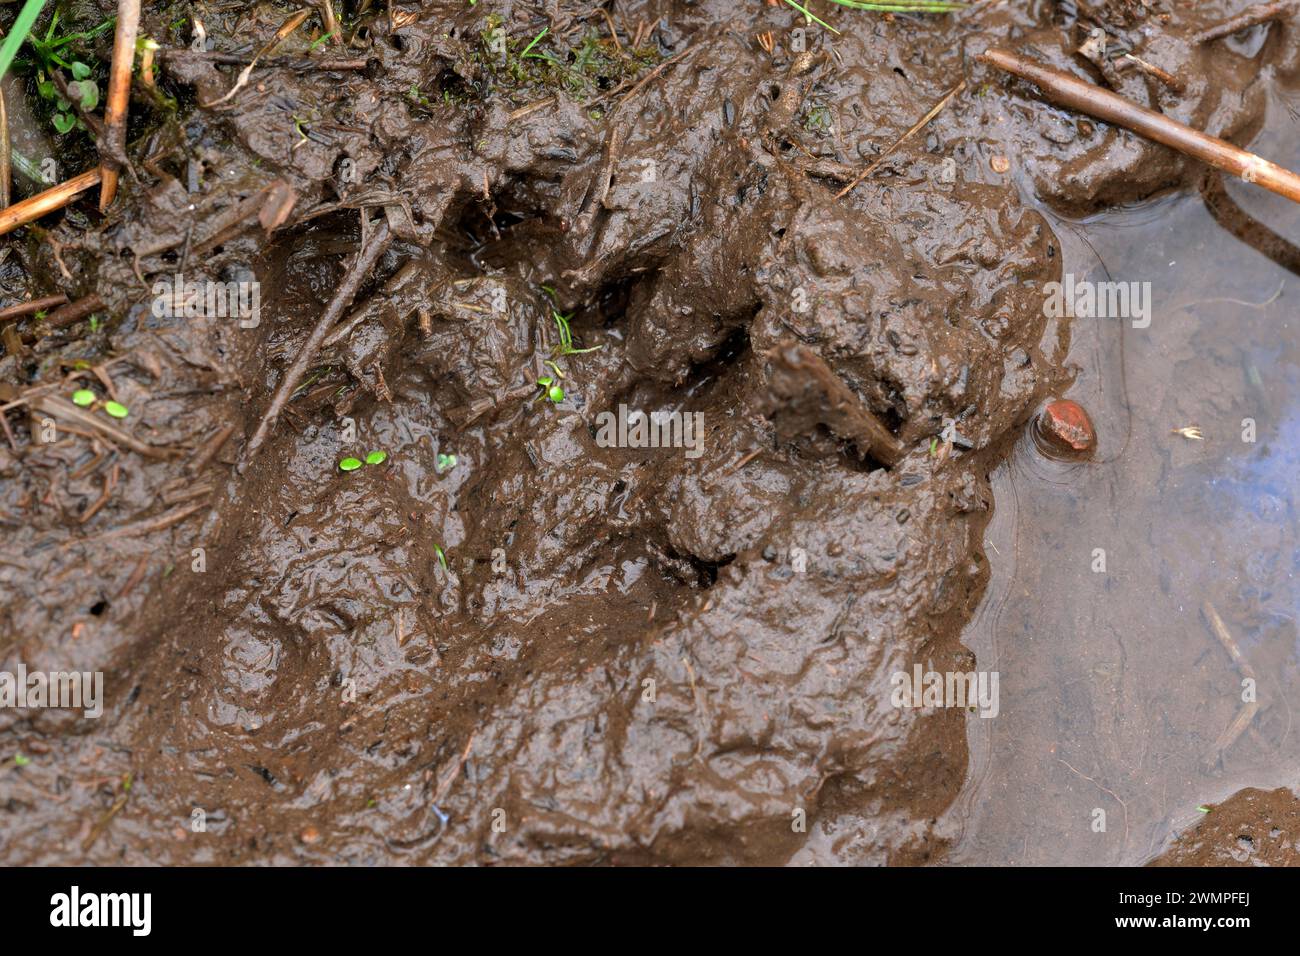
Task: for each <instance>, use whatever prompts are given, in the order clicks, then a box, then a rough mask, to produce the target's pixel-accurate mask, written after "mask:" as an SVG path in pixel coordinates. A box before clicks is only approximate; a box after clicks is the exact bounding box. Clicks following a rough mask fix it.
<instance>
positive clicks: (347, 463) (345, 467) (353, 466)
mask: <svg viewBox="0 0 1300 956" xmlns="http://www.w3.org/2000/svg"><path fill="white" fill-rule="evenodd" d="M360 467H361V459H360V458H344V459H343V460H342V461H341V462H339V471H356V470H357V469H358V468H360Z"/></svg>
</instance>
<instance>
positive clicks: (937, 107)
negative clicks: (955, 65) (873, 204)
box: [835, 80, 966, 199]
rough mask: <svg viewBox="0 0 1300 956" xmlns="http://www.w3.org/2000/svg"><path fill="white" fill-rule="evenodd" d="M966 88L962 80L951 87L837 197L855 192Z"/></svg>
mask: <svg viewBox="0 0 1300 956" xmlns="http://www.w3.org/2000/svg"><path fill="white" fill-rule="evenodd" d="M964 89H966V81H965V80H962V81H961V82H959V83H958V84H957V85H956V86H954V87H953V88H952V89H950V90H949V91H948V92H947V93H945V94H944V95H943V99H941V100H940V101H939V102H938V103H935V104H934V106H933V107H932V108H931V110H930V112H928V113H926V114H925V115H924V116H922V117H921V118H920V119H919V120H917V121H916V123H915V124H913V126H912V128H911V129H909V130H908V131H907V132H906V133H904V134H903V135H902V136H900V137H898V139H896V140H894V142H893V143H892V144H891V145H890V146H889V148H888V149H886V150H885V151H884V152H883V153H881V154H880V155H879V156H877V157H876V158H875V159H874V160H872V161H871V163H870V164H869V165H868V166H867V168H866V169H864V170H863V171H862V172H860V173H858V178H857V179H855V180H853V182H851V183H849V184H848V185H847V186H845V187H844V188H843V189H841V190H840V191H839V192H837V193H836V194H835V198H836V199H843V198H844V197H845V196H847V195H848V194H849V193H851V192H853V190H854V188H855V187H856V186H857V185H858V183H860V182H862V180H864V179H866V178H867V177H868V176H870V175H871V174H872V173H874V172H875V171H876V170H877V169H879V168H880V164H881V163H883V162H884V161H885V160H886V159H887V158H888V157H889V156H890V154H892V153H893V152H894V150H896V149H898V147H900V146H902V145H903V144H904V143H905V142H907V141H908V140H909V139H911V138H912V137H913V136H915V135H916V133H917V131H918V130H921V129H923V128H924V127H926V126H928V125H929V123H930V121H931V120H932V119H934V118H935V117H936V116H938V115H939V113H940V112H942V110H943V108H944V107H945V106H947V105H948V104H949V103H950V102H952V98H953V97H954V96H956V95H957V94H958V93H960V92H961V91H962V90H964Z"/></svg>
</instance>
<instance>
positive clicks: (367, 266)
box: [236, 220, 393, 475]
mask: <svg viewBox="0 0 1300 956" xmlns="http://www.w3.org/2000/svg"><path fill="white" fill-rule="evenodd" d="M392 241H393V234H392V232H391V231H390V230H389V228H388V221H387V220H383V221H381V222H380V224H379V226H378V228H376V229H375V231H374V232H373V233H372V234H371V235H370V238H369V240H368V241H367V244H366V245H365V246H363V247H362V249H361V251H360V252H359V253H357V259H356V262H354V263H352V267H351V268H350V269H349V270H348V273H347V275H346V276H344V277H343V284H342V285H340V286H339V288H338V291H337V292H335V293H334V298H333V299H331V300H330V304H329V307H328V308H327V309H326V310H325V314H324V315H322V316H321V317H320V320H319V321H318V322H317V323H316V327H315V328H314V329H312V330H311V335H310V336H308V337H307V341H306V342H304V343H303V346H302V349H301V350H300V351H299V352H298V357H297V358H296V359H294V362H293V365H291V366H290V367H289V371H287V372H285V374H284V378H283V379H282V380H281V381H280V387H279V388H278V389H277V390H276V393H275V397H274V398H273V399H271V404H270V407H268V408H267V410H266V414H265V415H263V416H262V421H261V422H260V423H259V424H258V426H257V431H256V432H254V433H253V437H252V440H251V441H249V443H248V447H247V448H245V449H244V453H243V455H242V456H241V457H240V461H239V466H238V468H237V469H236V470H237V471H238V472H239V473H240V474H241V475H242V474H243V473H244V472H245V470H247V468H248V466H249V465H250V464H252V462H253V457H254V456H255V455H256V454H257V452H258V450H259V449H260V448H261V447H262V444H263V443H264V442H265V441H266V439H267V436H268V435H270V433H271V429H272V428H273V427H274V426H275V422H276V420H277V419H278V418H279V417H280V412H282V411H283V410H284V407H285V405H287V404H288V403H289V399H290V398H291V397H292V396H293V393H294V392H295V391H296V390H297V388H298V383H299V382H300V381H302V377H303V376H304V375H305V374H307V369H308V368H310V367H311V363H312V361H313V359H315V357H316V353H317V352H318V351H319V350H320V347H321V343H322V342H324V341H325V336H327V335H329V333H330V330H331V329H332V328H333V327H334V323H336V322H337V321H338V320H339V317H340V316H341V315H342V314H343V310H344V309H346V308H347V307H348V306H349V305H351V304H352V300H353V299H354V298H356V295H357V292H358V290H360V288H361V283H363V282H364V281H365V280H366V276H368V275H369V274H370V270H371V269H372V268H373V267H374V265H375V263H376V262H378V261H379V257H380V256H382V255H383V254H384V250H386V249H387V248H388V246H389V244H390V243H391V242H392Z"/></svg>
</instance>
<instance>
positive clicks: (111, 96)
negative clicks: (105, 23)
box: [99, 0, 140, 212]
mask: <svg viewBox="0 0 1300 956" xmlns="http://www.w3.org/2000/svg"><path fill="white" fill-rule="evenodd" d="M139 30H140V0H118V2H117V32H116V33H114V34H113V63H112V66H111V67H110V68H109V73H108V97H107V100H106V102H105V104H104V133H105V136H104V138H105V139H106V140H107V143H105V151H104V154H103V155H102V156H101V157H100V166H99V169H100V172H101V173H102V174H103V177H104V186H103V188H102V189H101V190H100V191H99V211H100V212H104V211H105V210H106V209H108V207H109V205H110V204H111V203H112V202H113V197H114V196H116V195H117V174H118V163H117V161H116V160H115V159H113V158H112V157H114V156H121V155H124V154H125V152H126V110H127V105H128V104H129V103H130V101H131V66H132V64H134V63H135V37H136V34H137V33H138V32H139Z"/></svg>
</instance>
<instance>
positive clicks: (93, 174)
mask: <svg viewBox="0 0 1300 956" xmlns="http://www.w3.org/2000/svg"><path fill="white" fill-rule="evenodd" d="M99 181H100V171H99V169H98V168H95V169H91V170H89V171H87V172H84V173H82V174H81V175H80V176H73V177H72V178H71V179H69V180H68V181H67V182H63V183H59V185H57V186H52V187H50V188H49V189H47V190H45V192H42V193H37V194H36V195H35V196H32V197H31V198H30V199H24V200H23V201H22V202H18V203H14V204H13V205H12V206H10V207H9V208H8V209H0V236H3V235H4V234H5V233H8V232H13V231H14V230H15V229H17V228H18V227H19V226H25V225H27V224H28V223H29V222H35V221H36V220H37V219H40V218H41V217H42V216H46V215H49V214H50V213H52V212H54V211H55V210H56V209H62V208H63V207H64V206H66V205H67V204H68V203H70V202H72V200H73V199H75V198H76V197H77V196H79V195H80V194H81V193H84V192H85V191H86V190H87V189H90V188H91V187H92V186H97V185H99Z"/></svg>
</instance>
